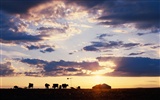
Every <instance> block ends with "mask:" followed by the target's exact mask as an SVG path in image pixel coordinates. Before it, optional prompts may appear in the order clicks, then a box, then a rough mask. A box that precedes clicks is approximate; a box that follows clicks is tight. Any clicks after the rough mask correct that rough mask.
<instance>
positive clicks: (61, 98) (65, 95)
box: [0, 88, 160, 100]
mask: <svg viewBox="0 0 160 100" xmlns="http://www.w3.org/2000/svg"><path fill="white" fill-rule="evenodd" d="M0 98H1V100H17V99H21V100H24V99H25V100H27V99H28V100H36V99H37V100H38V99H39V100H160V88H135V89H110V90H103V89H101V90H93V89H61V90H60V89H55V90H54V89H0Z"/></svg>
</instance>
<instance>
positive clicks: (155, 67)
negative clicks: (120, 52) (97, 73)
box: [97, 57, 160, 76]
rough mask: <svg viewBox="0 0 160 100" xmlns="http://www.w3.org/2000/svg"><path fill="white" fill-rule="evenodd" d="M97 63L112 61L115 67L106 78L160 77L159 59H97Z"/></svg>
mask: <svg viewBox="0 0 160 100" xmlns="http://www.w3.org/2000/svg"><path fill="white" fill-rule="evenodd" d="M97 59H98V60H99V61H108V60H111V61H113V62H114V63H115V64H116V65H117V67H116V68H115V70H114V71H113V72H111V73H107V74H106V75H107V76H160V73H159V69H160V59H151V58H142V57H98V58H97Z"/></svg>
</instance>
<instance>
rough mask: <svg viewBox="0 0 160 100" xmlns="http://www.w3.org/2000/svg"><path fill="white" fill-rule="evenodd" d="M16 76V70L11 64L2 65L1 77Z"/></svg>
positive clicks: (0, 68)
mask: <svg viewBox="0 0 160 100" xmlns="http://www.w3.org/2000/svg"><path fill="white" fill-rule="evenodd" d="M12 75H14V69H13V68H12V67H11V63H10V62H6V63H1V64H0V76H12Z"/></svg>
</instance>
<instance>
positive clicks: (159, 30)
mask: <svg viewBox="0 0 160 100" xmlns="http://www.w3.org/2000/svg"><path fill="white" fill-rule="evenodd" d="M147 34H160V29H153V30H151V31H150V32H146V33H137V35H139V36H142V35H147Z"/></svg>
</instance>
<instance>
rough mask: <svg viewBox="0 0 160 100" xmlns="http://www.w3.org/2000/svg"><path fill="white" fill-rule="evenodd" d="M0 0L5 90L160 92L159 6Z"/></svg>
mask: <svg viewBox="0 0 160 100" xmlns="http://www.w3.org/2000/svg"><path fill="white" fill-rule="evenodd" d="M0 2H1V3H0V6H1V7H0V43H1V44H0V48H1V49H0V54H1V56H0V77H1V84H0V85H1V86H0V88H6V87H7V88H8V87H13V86H14V85H18V86H21V87H25V86H27V85H28V83H30V82H31V83H34V84H35V87H37V88H42V87H44V84H45V83H46V82H47V83H49V84H53V83H59V84H62V83H68V84H69V86H70V87H71V86H73V87H76V86H82V87H84V88H92V86H94V85H96V84H102V83H106V84H109V85H111V86H112V87H113V88H136V87H160V45H159V44H160V13H159V12H160V1H159V0H1V1H0ZM67 78H70V79H69V80H67Z"/></svg>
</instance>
